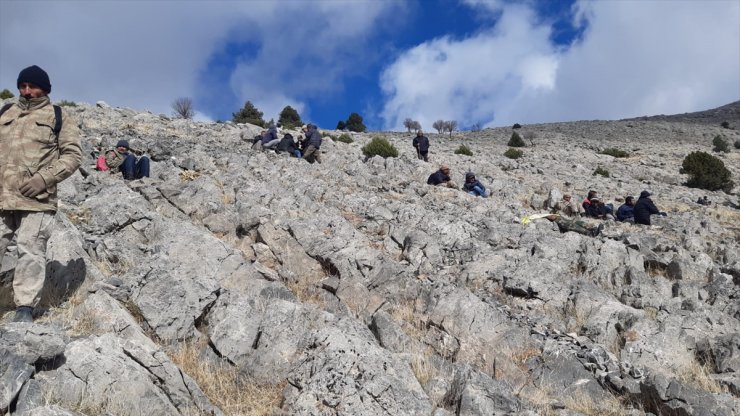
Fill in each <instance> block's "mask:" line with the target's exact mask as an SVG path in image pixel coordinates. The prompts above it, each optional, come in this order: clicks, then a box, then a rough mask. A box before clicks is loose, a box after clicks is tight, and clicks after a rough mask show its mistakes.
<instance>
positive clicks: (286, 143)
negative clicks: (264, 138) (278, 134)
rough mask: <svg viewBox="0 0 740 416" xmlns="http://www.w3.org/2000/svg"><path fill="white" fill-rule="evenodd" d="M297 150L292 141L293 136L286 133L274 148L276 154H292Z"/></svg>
mask: <svg viewBox="0 0 740 416" xmlns="http://www.w3.org/2000/svg"><path fill="white" fill-rule="evenodd" d="M296 149H297V147H296V145H295V141H293V136H292V135H291V134H289V133H286V134H285V135H284V136H283V138H282V139H280V143H278V145H277V146H276V147H275V150H276V151H278V152H288V153H291V154H292V153H293V152H294V151H295V150H296Z"/></svg>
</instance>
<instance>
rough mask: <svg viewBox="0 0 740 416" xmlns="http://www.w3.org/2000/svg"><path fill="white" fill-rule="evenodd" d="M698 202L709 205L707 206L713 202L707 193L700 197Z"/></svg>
mask: <svg viewBox="0 0 740 416" xmlns="http://www.w3.org/2000/svg"><path fill="white" fill-rule="evenodd" d="M696 203H697V204H699V205H707V206H708V205H711V204H712V203H711V202H710V201H709V199H707V196H706V195H704V197H703V198H701V197H700V198H699V199H697V200H696Z"/></svg>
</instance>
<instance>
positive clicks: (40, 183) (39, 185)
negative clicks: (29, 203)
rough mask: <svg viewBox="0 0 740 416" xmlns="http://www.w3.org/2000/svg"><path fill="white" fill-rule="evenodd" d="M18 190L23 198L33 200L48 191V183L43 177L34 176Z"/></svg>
mask: <svg viewBox="0 0 740 416" xmlns="http://www.w3.org/2000/svg"><path fill="white" fill-rule="evenodd" d="M18 190H19V191H21V194H23V196H25V197H27V198H33V197H35V196H36V195H38V194H40V193H41V192H44V191H45V190H46V181H44V178H42V177H41V175H38V174H37V175H33V176H31V179H29V180H27V181H25V182H23V183H22V184H21V187H20V188H18Z"/></svg>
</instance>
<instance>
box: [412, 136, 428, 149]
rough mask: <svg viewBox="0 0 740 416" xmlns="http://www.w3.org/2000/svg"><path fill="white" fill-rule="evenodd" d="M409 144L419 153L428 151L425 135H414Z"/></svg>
mask: <svg viewBox="0 0 740 416" xmlns="http://www.w3.org/2000/svg"><path fill="white" fill-rule="evenodd" d="M411 144H412V145H413V146H414V147H415V148H416V149H417V150H419V152H421V153H426V152H428V151H429V139H428V138H427V136H416V137H414V141H412V142H411Z"/></svg>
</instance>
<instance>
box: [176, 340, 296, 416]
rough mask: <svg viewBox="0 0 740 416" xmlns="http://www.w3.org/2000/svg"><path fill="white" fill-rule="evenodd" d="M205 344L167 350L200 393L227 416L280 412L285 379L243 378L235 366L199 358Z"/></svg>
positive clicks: (188, 343) (181, 346)
mask: <svg viewBox="0 0 740 416" xmlns="http://www.w3.org/2000/svg"><path fill="white" fill-rule="evenodd" d="M204 347H205V345H204V343H196V342H187V343H183V344H181V345H180V346H179V348H178V349H176V350H174V351H171V352H170V358H171V359H172V362H174V363H175V364H176V365H177V366H178V367H179V368H180V369H181V370H182V371H183V372H185V373H186V374H188V375H189V376H190V377H191V378H192V379H193V380H195V382H196V383H197V384H198V386H200V388H201V389H202V390H203V393H204V394H205V395H206V397H208V399H209V400H210V401H211V403H213V404H214V405H215V406H217V407H218V408H220V409H221V410H222V411H223V412H224V413H225V414H226V415H239V416H257V415H272V414H275V413H278V412H279V408H280V405H281V403H282V400H283V389H284V388H285V386H286V384H287V382H285V381H282V382H280V383H277V384H259V383H255V382H253V381H251V380H245V379H244V377H243V376H240V375H239V371H238V370H237V368H235V367H234V366H232V365H230V364H228V363H226V362H223V363H219V364H209V363H207V362H204V361H203V360H201V359H200V352H201V351H202V349H203V348H204Z"/></svg>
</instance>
